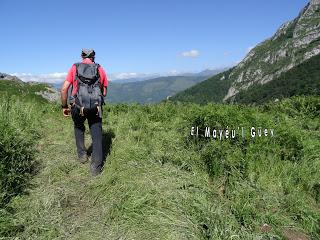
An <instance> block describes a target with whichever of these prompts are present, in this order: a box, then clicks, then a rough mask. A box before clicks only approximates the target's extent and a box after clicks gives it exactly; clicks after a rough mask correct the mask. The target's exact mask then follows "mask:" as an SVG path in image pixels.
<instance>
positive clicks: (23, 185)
mask: <svg viewBox="0 0 320 240" xmlns="http://www.w3.org/2000/svg"><path fill="white" fill-rule="evenodd" d="M35 108H38V107H35V105H34V103H33V104H32V103H24V102H22V101H21V100H19V99H17V98H10V97H7V98H5V97H0V235H7V234H10V232H12V231H17V228H20V226H15V225H14V224H13V222H12V215H11V212H12V211H13V209H11V208H10V207H8V204H9V203H10V200H11V199H12V198H13V197H15V196H18V195H21V194H24V193H25V191H26V189H27V188H28V186H29V181H30V179H31V177H32V176H33V175H34V173H35V168H36V162H35V158H34V156H35V148H34V145H35V142H36V140H37V138H39V134H38V128H39V127H40V126H39V119H38V117H39V114H37V110H35Z"/></svg>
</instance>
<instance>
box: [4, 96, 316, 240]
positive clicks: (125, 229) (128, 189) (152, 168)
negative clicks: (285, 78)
mask: <svg viewBox="0 0 320 240" xmlns="http://www.w3.org/2000/svg"><path fill="white" fill-rule="evenodd" d="M7 99H8V98H5V97H2V98H1V102H0V136H1V138H0V149H1V152H0V156H1V158H0V181H1V182H0V187H1V197H0V204H1V205H0V239H288V236H290V234H291V235H292V234H293V235H296V236H305V237H307V236H309V237H310V238H311V239H319V238H320V208H319V201H320V121H319V119H320V98H319V97H295V98H291V99H284V100H282V101H280V102H276V103H275V102H271V103H268V104H264V105H261V106H258V107H249V106H244V105H223V104H208V105H204V106H200V105H197V104H191V103H190V104H181V103H172V102H163V103H160V104H156V105H138V104H115V105H111V104H108V103H107V105H106V106H105V107H104V113H103V123H104V124H103V129H104V146H105V149H104V150H105V156H106V162H105V166H104V171H103V173H102V175H100V176H98V177H96V178H93V177H91V176H90V173H89V165H88V164H85V165H81V164H79V163H77V162H76V152H75V143H74V136H73V125H72V120H71V119H70V118H63V116H62V113H61V109H60V107H59V106H58V105H55V104H50V103H45V102H42V103H39V102H36V101H33V100H28V101H23V100H22V99H21V98H18V97H12V98H10V99H9V100H7ZM192 126H194V127H197V126H198V127H199V128H200V129H205V127H207V126H210V127H212V128H217V129H226V128H227V127H228V129H232V128H237V127H245V128H246V129H250V128H251V127H253V126H254V127H263V128H264V127H265V128H269V129H270V128H272V129H274V136H273V137H271V136H268V137H258V136H257V137H255V138H251V136H250V134H249V132H247V133H246V135H245V136H244V137H242V136H240V135H237V136H236V137H235V138H234V139H232V138H230V137H229V138H228V139H225V138H224V139H222V140H221V141H220V140H219V139H213V138H205V137H203V136H198V137H195V136H190V129H191V127H192ZM86 131H87V134H86V145H87V147H89V146H90V142H91V140H90V135H89V131H88V128H87V130H86ZM307 239H308V238H307Z"/></svg>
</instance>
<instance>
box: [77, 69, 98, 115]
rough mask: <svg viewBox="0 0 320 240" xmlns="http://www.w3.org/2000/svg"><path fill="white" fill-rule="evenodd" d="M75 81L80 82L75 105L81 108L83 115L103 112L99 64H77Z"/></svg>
mask: <svg viewBox="0 0 320 240" xmlns="http://www.w3.org/2000/svg"><path fill="white" fill-rule="evenodd" d="M75 66H76V76H75V80H76V81H77V82H78V90H77V93H76V94H75V96H74V98H75V105H76V106H77V107H78V108H80V110H81V111H80V112H81V115H84V112H88V111H96V110H98V112H99V111H100V110H101V105H102V103H103V98H102V92H101V83H100V75H99V67H100V65H99V64H96V63H93V64H85V63H76V64H75Z"/></svg>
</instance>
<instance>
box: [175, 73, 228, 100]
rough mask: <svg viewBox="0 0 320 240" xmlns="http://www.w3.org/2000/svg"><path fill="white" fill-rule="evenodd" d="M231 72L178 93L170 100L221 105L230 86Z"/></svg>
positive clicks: (218, 75)
mask: <svg viewBox="0 0 320 240" xmlns="http://www.w3.org/2000/svg"><path fill="white" fill-rule="evenodd" d="M232 70H233V68H231V69H229V70H227V71H225V72H223V73H220V74H217V75H216V76H213V77H211V78H209V79H207V80H205V81H203V82H201V83H198V84H197V85H195V86H193V87H191V88H188V89H186V90H184V91H182V92H179V93H177V94H176V95H174V96H173V97H172V98H171V100H173V101H181V102H192V103H198V104H206V103H209V102H216V103H221V102H222V100H223V97H224V96H225V95H226V94H227V92H228V90H229V88H230V86H231V84H232V80H230V78H229V75H230V73H232Z"/></svg>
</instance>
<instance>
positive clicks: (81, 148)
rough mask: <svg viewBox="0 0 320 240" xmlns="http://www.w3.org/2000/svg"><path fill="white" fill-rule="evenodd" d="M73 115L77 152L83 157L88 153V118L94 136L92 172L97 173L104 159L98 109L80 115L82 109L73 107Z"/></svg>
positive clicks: (100, 120)
mask: <svg viewBox="0 0 320 240" xmlns="http://www.w3.org/2000/svg"><path fill="white" fill-rule="evenodd" d="M71 115H72V119H73V122H74V134H75V139H76V146H77V154H78V157H79V158H81V157H83V156H85V155H87V151H86V148H85V145H84V133H85V125H84V122H85V120H86V119H87V120H88V124H89V128H90V133H91V138H92V155H91V173H92V174H93V175H97V174H99V173H100V172H101V167H102V161H103V150H102V119H101V118H100V117H99V116H97V112H96V111H91V112H86V113H85V116H81V115H80V109H78V108H76V107H72V109H71Z"/></svg>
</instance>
